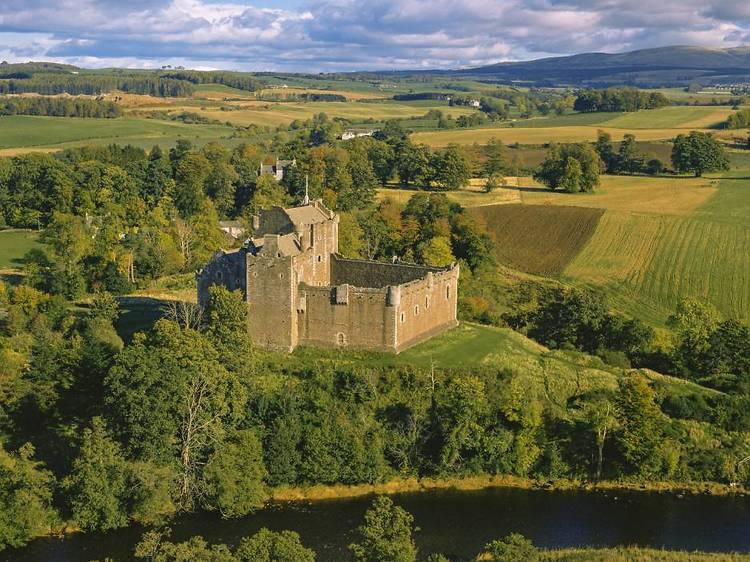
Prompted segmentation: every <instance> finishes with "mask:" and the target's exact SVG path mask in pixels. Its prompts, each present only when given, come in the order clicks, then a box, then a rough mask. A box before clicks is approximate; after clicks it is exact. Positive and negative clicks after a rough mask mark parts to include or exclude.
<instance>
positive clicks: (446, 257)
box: [422, 236, 455, 267]
mask: <svg viewBox="0 0 750 562" xmlns="http://www.w3.org/2000/svg"><path fill="white" fill-rule="evenodd" d="M422 260H423V261H424V263H426V264H427V265H431V266H434V267H445V266H447V265H450V264H451V263H453V262H454V261H455V258H454V257H453V253H452V251H451V243H450V240H449V239H448V238H447V237H445V236H436V237H435V238H431V239H430V240H429V241H428V242H427V244H425V246H424V248H423V249H422Z"/></svg>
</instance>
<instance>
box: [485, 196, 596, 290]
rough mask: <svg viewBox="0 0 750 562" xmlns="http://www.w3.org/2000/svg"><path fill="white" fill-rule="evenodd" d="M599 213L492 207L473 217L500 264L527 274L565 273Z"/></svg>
mask: <svg viewBox="0 0 750 562" xmlns="http://www.w3.org/2000/svg"><path fill="white" fill-rule="evenodd" d="M603 213H604V211H603V210H601V209H589V208H583V207H557V206H550V205H493V206H489V207H476V208H474V209H472V214H473V216H475V217H476V218H477V219H478V220H479V221H480V222H482V223H484V224H485V225H486V226H487V229H488V231H489V232H490V235H491V236H492V237H493V238H494V240H495V249H496V253H497V258H498V261H499V262H500V263H503V264H507V265H510V266H511V267H513V268H515V269H520V270H521V271H525V272H527V273H534V274H543V275H556V274H559V273H561V272H562V271H564V270H565V267H566V266H567V265H568V264H569V263H570V261H571V260H573V259H574V258H575V257H576V256H577V255H578V253H579V252H580V251H581V249H582V248H583V247H584V246H585V245H586V243H587V242H588V241H589V238H591V236H592V235H593V234H594V231H595V230H596V228H597V224H598V222H599V219H600V217H601V216H602V214H603Z"/></svg>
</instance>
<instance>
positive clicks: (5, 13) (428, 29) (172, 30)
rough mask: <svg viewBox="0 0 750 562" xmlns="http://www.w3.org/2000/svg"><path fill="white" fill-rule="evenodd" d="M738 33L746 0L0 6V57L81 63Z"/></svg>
mask: <svg viewBox="0 0 750 562" xmlns="http://www.w3.org/2000/svg"><path fill="white" fill-rule="evenodd" d="M259 1H262V2H263V3H262V4H260V3H258V2H259ZM269 5H270V7H269ZM749 36H750V4H749V3H748V2H747V0H708V1H706V0H661V1H660V2H659V3H658V4H653V3H652V4H651V5H649V6H648V9H644V2H643V0H463V1H462V0H307V1H306V0H299V1H294V0H286V1H285V2H284V1H283V0H282V2H278V1H276V2H274V1H269V0H127V1H125V2H123V1H121V0H3V1H2V2H0V56H3V57H4V58H7V59H9V60H28V59H32V58H33V59H37V60H38V59H48V60H58V61H61V62H71V63H73V64H82V65H84V64H85V65H86V66H108V65H113V64H117V65H126V66H151V67H153V66H159V65H161V64H185V65H186V66H191V67H202V68H237V69H252V70H288V71H337V70H369V69H393V68H419V67H439V68H446V67H459V66H476V65H481V64H490V63H494V62H498V61H504V60H517V59H528V58H534V57H539V56H549V55H565V54H571V53H575V52H581V51H622V50H629V49H635V48H644V47H655V46H662V45H670V44H699V45H706V46H715V47H727V46H736V45H740V44H742V43H743V42H745V41H747V40H748V37H749Z"/></svg>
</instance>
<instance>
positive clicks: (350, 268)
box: [331, 255, 442, 288]
mask: <svg viewBox="0 0 750 562" xmlns="http://www.w3.org/2000/svg"><path fill="white" fill-rule="evenodd" d="M430 271H432V272H439V271H442V270H441V269H438V268H434V267H425V266H422V265H410V264H402V263H396V264H391V263H380V262H374V261H368V260H354V259H349V258H344V257H341V256H338V255H336V256H332V259H331V285H341V284H343V283H348V284H349V285H354V286H355V287H376V288H380V287H387V286H388V285H403V284H404V283H409V282H410V281H416V280H417V279H422V278H423V277H424V276H425V275H427V273H428V272H430Z"/></svg>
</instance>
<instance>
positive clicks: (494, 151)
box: [484, 137, 505, 178]
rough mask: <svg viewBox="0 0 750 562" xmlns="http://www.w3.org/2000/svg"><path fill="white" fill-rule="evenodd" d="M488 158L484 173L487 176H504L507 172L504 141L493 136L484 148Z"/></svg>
mask: <svg viewBox="0 0 750 562" xmlns="http://www.w3.org/2000/svg"><path fill="white" fill-rule="evenodd" d="M484 153H485V156H486V157H487V160H486V161H485V163H484V175H485V176H486V177H487V178H491V177H493V176H494V177H498V176H502V175H503V174H504V173H505V145H504V144H503V141H501V140H498V139H496V138H494V137H493V138H491V139H490V140H489V142H488V143H487V146H485V149H484Z"/></svg>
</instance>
